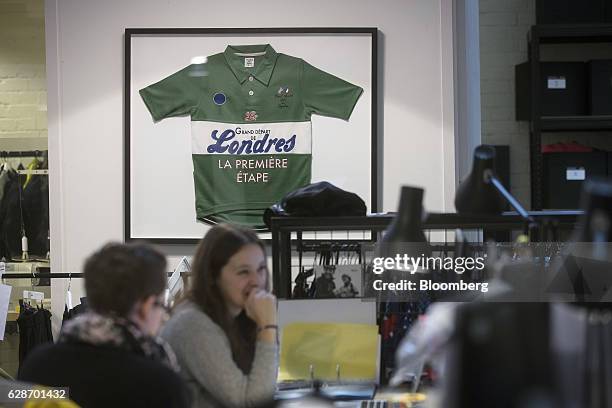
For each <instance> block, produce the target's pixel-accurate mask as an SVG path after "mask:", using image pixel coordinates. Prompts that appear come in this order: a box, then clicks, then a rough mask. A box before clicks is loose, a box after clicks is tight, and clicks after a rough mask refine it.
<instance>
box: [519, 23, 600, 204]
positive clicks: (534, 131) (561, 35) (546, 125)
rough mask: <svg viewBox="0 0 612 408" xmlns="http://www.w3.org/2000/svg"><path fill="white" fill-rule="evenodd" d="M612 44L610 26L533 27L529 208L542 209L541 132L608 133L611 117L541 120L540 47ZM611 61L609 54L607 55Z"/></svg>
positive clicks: (546, 117)
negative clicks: (543, 45)
mask: <svg viewBox="0 0 612 408" xmlns="http://www.w3.org/2000/svg"><path fill="white" fill-rule="evenodd" d="M597 42H600V43H601V42H612V24H588V25H582V24H581V25H535V26H532V27H531V30H530V31H529V34H528V46H529V70H530V88H531V104H530V105H531V106H530V142H529V151H530V162H531V208H532V209H534V210H541V209H542V208H543V206H544V196H543V187H544V185H543V180H544V166H543V155H542V132H564V131H606V130H612V116H544V117H543V116H542V109H541V102H540V97H541V95H540V92H539V90H540V46H541V45H542V44H572V43H573V44H576V43H597ZM611 58H612V54H611Z"/></svg>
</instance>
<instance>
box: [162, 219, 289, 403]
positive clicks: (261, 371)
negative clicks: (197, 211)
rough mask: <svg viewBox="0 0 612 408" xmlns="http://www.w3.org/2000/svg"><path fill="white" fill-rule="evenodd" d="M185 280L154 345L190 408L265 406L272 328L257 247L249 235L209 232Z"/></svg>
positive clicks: (225, 229) (271, 301) (271, 385)
mask: <svg viewBox="0 0 612 408" xmlns="http://www.w3.org/2000/svg"><path fill="white" fill-rule="evenodd" d="M192 273H193V282H192V283H193V284H192V287H191V288H190V289H189V291H188V294H187V296H186V299H185V301H184V302H182V303H181V304H180V305H179V306H178V307H177V310H176V311H175V313H174V315H173V316H172V317H171V319H170V320H169V321H168V323H167V324H166V326H165V327H164V329H163V332H162V337H164V338H165V339H166V340H167V341H168V342H169V343H170V344H171V346H172V348H173V349H174V350H175V352H176V354H177V357H178V362H179V365H180V366H181V368H182V375H183V376H184V378H185V380H186V381H187V383H188V384H189V387H190V390H191V393H192V397H193V406H197V407H216V406H251V405H255V404H257V403H261V402H264V401H266V400H271V399H272V397H273V394H274V391H275V387H276V374H277V367H278V342H277V330H278V326H277V317H276V298H275V297H274V296H273V295H272V294H270V293H269V282H268V268H267V264H266V255H265V248H264V246H263V243H262V242H261V241H260V240H259V239H258V238H257V235H256V234H255V233H254V232H252V231H251V230H249V229H246V228H241V227H238V226H234V225H217V226H215V227H213V228H212V229H210V230H209V231H208V233H207V234H206V236H205V237H204V239H203V240H202V241H201V242H200V244H199V246H198V249H197V251H196V255H195V257H194V261H193V268H192Z"/></svg>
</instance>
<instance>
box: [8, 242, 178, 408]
mask: <svg viewBox="0 0 612 408" xmlns="http://www.w3.org/2000/svg"><path fill="white" fill-rule="evenodd" d="M84 278H85V290H86V292H87V301H88V306H89V311H88V312H87V313H84V314H81V315H78V316H77V317H75V318H73V319H71V320H69V321H68V322H67V323H66V324H65V325H64V327H63V328H62V331H61V333H60V336H59V339H58V341H57V343H56V344H53V345H49V346H41V347H40V348H38V349H35V350H33V351H32V352H31V354H29V355H28V357H27V358H26V360H25V362H24V364H23V365H22V366H21V367H20V369H19V379H20V380H22V381H26V382H31V383H36V384H42V385H47V386H52V387H67V388H68V389H69V396H70V398H71V399H72V400H73V401H75V402H76V403H77V404H78V405H80V406H83V407H123V406H125V407H164V408H167V407H187V406H189V401H188V399H187V398H188V394H187V390H186V388H185V386H184V383H183V381H182V379H181V378H180V376H179V375H178V370H179V368H178V365H177V363H176V357H175V356H174V353H173V352H172V350H171V349H170V347H169V346H168V345H167V343H165V342H164V341H163V340H161V339H160V338H159V337H157V336H156V334H157V332H158V331H159V328H160V326H161V324H162V321H163V319H164V316H165V314H166V312H165V310H164V302H163V300H164V294H165V289H166V281H167V273H166V259H165V257H164V256H163V255H162V254H161V253H160V252H158V251H157V250H156V249H154V248H152V247H150V246H148V245H145V244H108V245H106V246H104V247H103V248H102V249H100V250H99V251H97V252H96V253H94V254H93V255H91V256H90V257H89V259H88V260H87V261H86V263H85V268H84Z"/></svg>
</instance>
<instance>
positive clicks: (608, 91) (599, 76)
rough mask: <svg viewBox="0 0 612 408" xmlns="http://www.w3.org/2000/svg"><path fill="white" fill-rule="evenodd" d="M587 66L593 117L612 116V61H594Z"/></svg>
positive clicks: (590, 107)
mask: <svg viewBox="0 0 612 408" xmlns="http://www.w3.org/2000/svg"><path fill="white" fill-rule="evenodd" d="M587 66H588V72H589V110H590V112H591V115H612V60H593V61H589V63H588V64H587Z"/></svg>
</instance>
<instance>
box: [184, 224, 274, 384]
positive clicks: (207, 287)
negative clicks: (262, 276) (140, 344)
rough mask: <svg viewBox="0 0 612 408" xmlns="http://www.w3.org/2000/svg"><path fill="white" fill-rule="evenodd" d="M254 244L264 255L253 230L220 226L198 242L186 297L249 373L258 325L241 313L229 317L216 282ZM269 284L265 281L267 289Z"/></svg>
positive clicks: (238, 364) (244, 370) (262, 246)
mask: <svg viewBox="0 0 612 408" xmlns="http://www.w3.org/2000/svg"><path fill="white" fill-rule="evenodd" d="M249 244H256V245H258V246H259V247H260V248H261V250H262V251H263V253H264V255H265V253H266V250H265V247H264V244H263V242H262V241H261V240H260V239H259V238H258V237H257V234H255V233H254V232H253V231H252V230H250V229H248V228H244V227H240V226H236V225H230V224H219V225H216V226H214V227H213V228H211V229H210V230H209V231H208V232H207V233H206V235H205V236H204V238H203V239H202V241H200V243H199V245H198V248H197V249H196V254H195V256H194V258H193V263H192V268H191V271H192V282H191V287H190V289H189V291H188V292H187V294H186V298H187V299H189V300H191V301H192V302H194V303H195V304H197V305H198V306H199V307H200V308H202V310H203V311H204V313H206V314H207V315H208V317H210V318H211V320H212V321H213V322H215V323H216V324H217V325H219V326H220V327H221V329H223V331H224V332H225V334H226V335H227V337H228V339H229V342H230V347H231V349H232V357H233V359H234V361H235V362H236V365H237V366H238V367H239V368H240V369H241V370H242V372H243V373H245V374H248V373H249V372H250V371H251V364H252V363H253V357H254V355H255V342H256V336H257V326H256V324H255V322H254V321H253V320H251V319H250V318H249V317H247V315H246V313H245V312H244V311H242V313H240V315H238V316H237V317H236V318H235V319H232V317H231V316H230V314H229V311H228V310H227V307H226V304H225V301H224V300H223V297H222V295H221V291H220V290H219V286H218V285H217V282H218V280H219V277H220V276H221V269H222V268H223V267H224V266H225V265H226V264H227V262H228V261H229V259H230V258H231V257H232V256H233V255H234V254H236V253H237V252H239V251H240V250H241V249H242V248H243V247H244V246H245V245H249ZM268 289H269V282H268V279H266V290H268Z"/></svg>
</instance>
